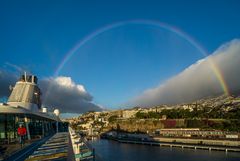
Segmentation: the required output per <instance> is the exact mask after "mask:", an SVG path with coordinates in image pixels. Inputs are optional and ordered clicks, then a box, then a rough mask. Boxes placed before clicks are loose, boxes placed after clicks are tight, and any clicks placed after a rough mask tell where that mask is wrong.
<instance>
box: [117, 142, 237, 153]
mask: <svg viewBox="0 0 240 161" xmlns="http://www.w3.org/2000/svg"><path fill="white" fill-rule="evenodd" d="M116 141H118V142H119V143H127V144H142V145H150V146H166V147H171V148H172V147H178V148H182V149H184V148H190V149H195V150H196V149H202V150H209V151H211V150H217V151H225V152H240V148H237V147H225V146H223V147H221V146H208V145H191V144H178V143H162V142H151V141H133V140H121V139H117V140H116Z"/></svg>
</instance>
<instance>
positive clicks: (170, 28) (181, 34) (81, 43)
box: [54, 20, 230, 95]
mask: <svg viewBox="0 0 240 161" xmlns="http://www.w3.org/2000/svg"><path fill="white" fill-rule="evenodd" d="M129 24H136V25H137V24H139V25H149V26H155V27H159V28H162V29H165V30H167V31H170V32H172V33H175V34H176V35H178V36H179V37H181V38H183V39H184V40H186V41H187V42H188V43H190V44H191V45H193V46H194V47H195V48H196V49H197V50H199V51H200V53H202V55H203V56H204V57H209V56H208V54H207V53H208V52H207V50H206V49H204V48H203V47H202V46H201V45H200V43H198V42H197V41H196V40H195V39H194V38H192V37H191V36H190V35H188V34H187V33H185V32H183V31H182V30H180V29H178V28H176V27H174V26H171V25H169V24H166V23H163V22H159V21H152V20H129V21H121V22H116V23H112V24H110V25H107V26H104V27H102V28H99V29H98V30H96V31H95V32H92V33H91V34H89V35H87V36H86V37H84V38H83V39H81V40H80V41H79V42H78V43H77V44H76V45H75V46H74V47H73V48H72V49H71V50H70V51H69V52H68V53H67V54H66V55H65V56H64V58H63V60H62V62H61V63H60V64H59V66H58V67H57V69H56V71H55V72H54V77H57V76H58V75H59V73H60V71H61V70H62V68H63V67H64V65H65V64H66V63H67V62H68V61H69V60H70V59H71V57H72V56H73V55H74V54H75V53H77V51H78V50H79V49H80V48H81V47H82V46H84V45H85V44H86V43H87V42H89V41H91V40H92V39H93V38H96V37H97V36H99V35H100V34H103V33H105V32H107V31H109V30H112V29H114V28H118V27H122V26H125V25H129ZM208 62H209V63H210V66H211V68H212V70H213V72H214V73H215V75H216V78H217V79H218V81H219V84H220V86H221V88H222V90H223V92H224V93H225V94H227V95H229V94H230V92H229V90H228V87H227V84H226V81H225V80H224V77H223V74H222V73H221V71H220V69H219V67H218V66H217V64H216V63H214V61H213V60H212V59H211V58H210V57H209V59H208Z"/></svg>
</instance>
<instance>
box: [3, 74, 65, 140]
mask: <svg viewBox="0 0 240 161" xmlns="http://www.w3.org/2000/svg"><path fill="white" fill-rule="evenodd" d="M37 80H38V79H37V77H36V76H34V75H27V74H26V73H25V74H24V75H22V76H21V77H20V79H19V80H18V81H17V82H16V84H15V86H14V87H13V88H12V92H11V94H10V96H9V99H8V101H7V103H1V105H0V141H1V142H5V141H6V140H7V141H8V142H11V141H14V140H16V139H17V138H18V136H17V128H18V126H19V124H23V125H24V126H25V127H26V128H27V138H28V139H29V140H30V139H33V138H42V137H44V136H46V135H49V134H52V133H55V132H57V131H58V130H61V129H62V128H61V127H62V125H63V124H62V123H61V120H60V118H59V115H57V114H54V113H53V112H52V113H51V112H47V109H46V108H41V90H40V88H39V87H38V85H37ZM60 126H61V127H60Z"/></svg>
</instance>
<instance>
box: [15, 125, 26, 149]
mask: <svg viewBox="0 0 240 161" xmlns="http://www.w3.org/2000/svg"><path fill="white" fill-rule="evenodd" d="M17 132H18V135H19V139H20V140H19V141H20V144H21V147H23V144H24V138H25V135H26V134H27V130H26V128H25V127H24V126H23V125H22V124H20V125H19V128H18V129H17Z"/></svg>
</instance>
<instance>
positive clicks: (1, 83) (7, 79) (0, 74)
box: [0, 70, 17, 98]
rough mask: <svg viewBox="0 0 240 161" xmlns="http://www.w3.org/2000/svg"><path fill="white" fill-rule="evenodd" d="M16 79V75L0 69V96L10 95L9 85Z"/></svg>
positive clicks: (12, 84)
mask: <svg viewBox="0 0 240 161" xmlns="http://www.w3.org/2000/svg"><path fill="white" fill-rule="evenodd" d="M16 80H17V77H16V75H14V74H12V73H9V72H6V71H4V70H0V98H1V97H8V96H9V95H10V89H9V86H10V85H11V86H14V85H15V82H16Z"/></svg>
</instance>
